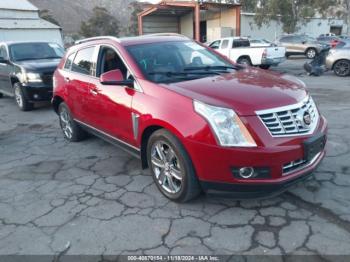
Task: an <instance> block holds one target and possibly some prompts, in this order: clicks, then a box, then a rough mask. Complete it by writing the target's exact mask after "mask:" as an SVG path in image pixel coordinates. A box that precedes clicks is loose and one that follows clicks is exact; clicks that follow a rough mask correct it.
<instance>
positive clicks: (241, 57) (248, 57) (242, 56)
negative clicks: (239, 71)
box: [237, 55, 252, 64]
mask: <svg viewBox="0 0 350 262" xmlns="http://www.w3.org/2000/svg"><path fill="white" fill-rule="evenodd" d="M243 58H246V59H248V60H249V61H250V64H252V59H251V58H250V56H249V55H241V56H240V57H238V58H237V63H238V61H239V60H240V59H243Z"/></svg>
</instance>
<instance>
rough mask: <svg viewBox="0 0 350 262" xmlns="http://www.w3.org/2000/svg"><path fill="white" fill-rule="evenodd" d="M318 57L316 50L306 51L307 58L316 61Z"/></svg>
mask: <svg viewBox="0 0 350 262" xmlns="http://www.w3.org/2000/svg"><path fill="white" fill-rule="evenodd" d="M316 55H317V51H316V49H315V48H309V49H308V50H307V51H306V57H307V58H309V59H314V58H315V56H316Z"/></svg>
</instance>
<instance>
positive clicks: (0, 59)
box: [0, 57, 9, 64]
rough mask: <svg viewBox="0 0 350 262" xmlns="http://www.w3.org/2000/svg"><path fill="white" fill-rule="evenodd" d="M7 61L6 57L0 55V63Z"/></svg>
mask: <svg viewBox="0 0 350 262" xmlns="http://www.w3.org/2000/svg"><path fill="white" fill-rule="evenodd" d="M8 62H9V60H8V59H6V58H4V57H0V63H1V64H7V63H8Z"/></svg>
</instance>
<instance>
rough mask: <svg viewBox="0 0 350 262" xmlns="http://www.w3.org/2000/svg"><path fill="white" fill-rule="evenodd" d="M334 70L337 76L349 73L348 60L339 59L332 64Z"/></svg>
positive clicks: (349, 63)
mask: <svg viewBox="0 0 350 262" xmlns="http://www.w3.org/2000/svg"><path fill="white" fill-rule="evenodd" d="M334 72H335V73H336V75H338V76H348V75H349V74H350V62H347V61H339V62H337V63H336V64H335V66H334Z"/></svg>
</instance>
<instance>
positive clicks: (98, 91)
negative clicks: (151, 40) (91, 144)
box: [90, 46, 136, 144]
mask: <svg viewBox="0 0 350 262" xmlns="http://www.w3.org/2000/svg"><path fill="white" fill-rule="evenodd" d="M115 69H119V70H120V71H121V72H122V73H123V76H124V78H125V79H127V78H130V77H132V76H130V74H129V72H128V70H127V67H126V66H125V64H124V63H123V61H122V59H121V58H120V57H119V55H118V54H117V52H116V49H114V48H113V47H109V46H101V47H100V50H99V55H98V60H97V68H96V72H97V73H96V76H97V78H95V79H94V80H93V81H92V83H91V86H90V89H91V92H92V93H94V96H93V97H91V99H92V101H91V103H92V104H93V108H94V112H93V113H92V117H93V119H95V122H94V126H95V127H96V128H97V129H99V130H101V131H103V132H105V133H107V134H109V135H111V136H113V137H115V138H118V139H120V140H123V141H125V142H127V143H129V144H135V139H134V135H133V120H132V110H131V103H132V99H133V96H134V94H135V92H136V91H135V90H134V89H133V88H130V87H127V86H123V85H102V84H101V83H100V81H99V76H100V75H101V74H103V73H106V72H108V71H111V70H115Z"/></svg>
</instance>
